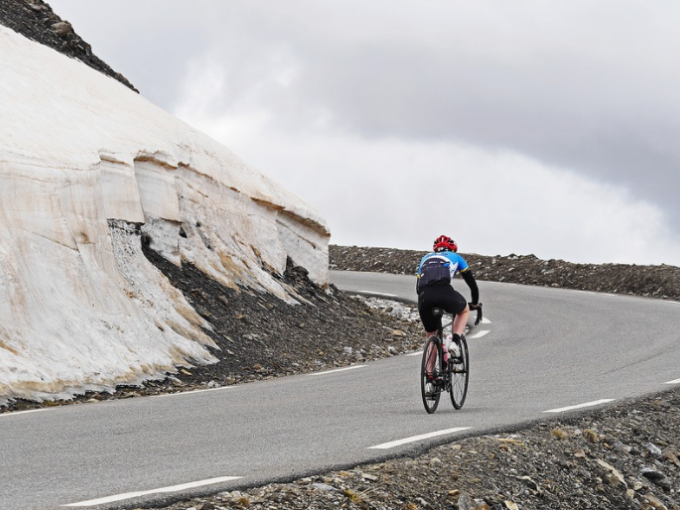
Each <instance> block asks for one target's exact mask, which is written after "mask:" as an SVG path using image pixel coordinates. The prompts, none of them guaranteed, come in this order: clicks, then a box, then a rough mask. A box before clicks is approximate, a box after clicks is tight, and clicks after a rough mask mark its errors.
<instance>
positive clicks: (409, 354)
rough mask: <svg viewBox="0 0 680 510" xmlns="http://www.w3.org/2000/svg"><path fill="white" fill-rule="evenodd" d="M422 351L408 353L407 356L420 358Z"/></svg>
mask: <svg viewBox="0 0 680 510" xmlns="http://www.w3.org/2000/svg"><path fill="white" fill-rule="evenodd" d="M422 354H423V351H418V352H409V353H408V354H407V356H422Z"/></svg>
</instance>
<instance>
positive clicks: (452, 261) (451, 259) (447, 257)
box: [418, 251, 468, 280]
mask: <svg viewBox="0 0 680 510" xmlns="http://www.w3.org/2000/svg"><path fill="white" fill-rule="evenodd" d="M431 258H436V259H440V260H442V262H443V263H444V266H447V265H448V269H449V273H450V274H451V279H452V280H453V277H454V276H455V275H456V273H457V272H458V271H461V272H463V271H466V270H467V269H468V264H467V262H465V259H464V258H463V257H461V256H460V255H458V254H457V253H456V252H453V251H442V252H439V253H437V252H432V253H428V254H427V255H425V256H424V257H423V258H422V260H421V261H420V265H419V266H418V277H419V278H420V276H421V275H422V272H421V270H422V268H423V263H424V262H425V261H426V260H428V259H431Z"/></svg>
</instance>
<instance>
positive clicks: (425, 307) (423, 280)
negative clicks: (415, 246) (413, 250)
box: [416, 236, 479, 356]
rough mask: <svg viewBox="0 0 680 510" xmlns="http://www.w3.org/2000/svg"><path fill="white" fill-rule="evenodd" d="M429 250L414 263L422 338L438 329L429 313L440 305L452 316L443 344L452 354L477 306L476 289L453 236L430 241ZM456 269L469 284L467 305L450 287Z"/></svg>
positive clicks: (436, 320) (454, 353)
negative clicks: (448, 337)
mask: <svg viewBox="0 0 680 510" xmlns="http://www.w3.org/2000/svg"><path fill="white" fill-rule="evenodd" d="M432 250H433V251H432V253H428V254H427V255H425V256H424V257H423V258H422V260H421V261H420V265H419V266H418V273H417V276H418V279H417V281H416V292H417V293H418V312H419V313H420V320H421V321H422V322H423V326H424V328H425V332H426V336H425V338H426V339H428V338H430V336H432V335H434V334H435V333H436V332H437V329H438V328H439V318H438V317H435V316H433V315H432V309H433V308H435V307H439V308H443V309H444V310H445V311H446V312H447V313H451V314H454V315H455V317H456V318H455V319H454V321H453V342H452V343H451V345H448V346H446V347H447V348H448V349H449V350H451V355H452V356H455V355H456V352H455V350H456V349H457V347H458V345H459V342H460V337H461V336H462V335H463V333H464V332H465V326H466V325H467V321H468V315H469V314H470V309H473V310H476V309H477V308H478V307H479V288H478V287H477V282H476V280H475V278H474V276H472V271H471V270H470V267H469V266H468V264H467V262H466V261H465V259H464V258H463V257H461V256H460V255H458V253H457V252H458V245H456V243H455V241H454V240H453V239H451V238H450V237H448V236H439V237H438V238H437V239H435V240H434V245H433V248H432ZM457 272H460V274H461V275H462V276H463V279H464V280H465V283H467V285H468V287H470V292H471V294H472V302H471V303H469V304H468V303H467V302H466V300H465V297H463V295H462V294H460V293H459V292H458V291H456V290H454V288H453V286H452V283H451V281H452V280H453V277H454V276H455V275H456V273H457ZM442 341H444V339H442Z"/></svg>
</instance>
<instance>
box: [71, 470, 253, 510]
mask: <svg viewBox="0 0 680 510" xmlns="http://www.w3.org/2000/svg"><path fill="white" fill-rule="evenodd" d="M239 478H241V477H240V476H221V477H219V478H210V479H209V480H200V481H198V482H189V483H183V484H181V485H173V486H171V487H162V488H160V489H152V490H149V491H137V492H127V493H125V494H116V495H115V496H107V497H105V498H99V499H90V500H89V501H81V502H79V503H71V504H69V505H61V506H95V505H103V504H104V503H113V502H114V501H121V500H123V499H132V498H138V497H140V496H147V495H149V494H159V493H164V492H178V491H183V490H187V489H194V488H196V487H203V486H204V485H212V484H215V483H222V482H228V481H231V480H238V479H239Z"/></svg>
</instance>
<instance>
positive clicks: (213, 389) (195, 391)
mask: <svg viewBox="0 0 680 510" xmlns="http://www.w3.org/2000/svg"><path fill="white" fill-rule="evenodd" d="M235 387H236V386H220V387H219V388H206V389H204V390H191V391H181V392H178V393H164V394H163V395H151V396H152V397H154V398H162V397H175V396H177V395H191V394H192V393H205V392H206V391H220V390H232V389H234V388H235Z"/></svg>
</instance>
